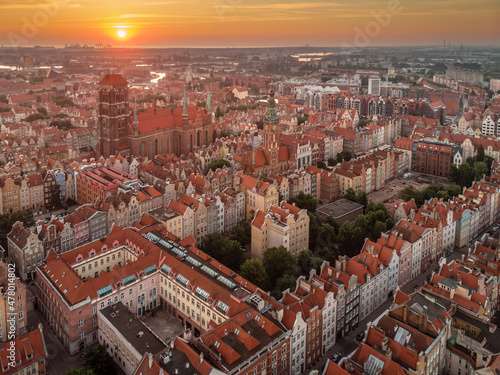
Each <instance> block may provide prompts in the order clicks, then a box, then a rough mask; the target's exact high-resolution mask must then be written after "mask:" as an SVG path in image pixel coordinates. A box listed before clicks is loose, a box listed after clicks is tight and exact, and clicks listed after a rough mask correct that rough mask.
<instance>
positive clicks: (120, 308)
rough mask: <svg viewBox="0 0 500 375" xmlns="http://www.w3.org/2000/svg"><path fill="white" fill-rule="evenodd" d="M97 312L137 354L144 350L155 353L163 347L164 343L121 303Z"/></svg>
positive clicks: (144, 351) (143, 352) (142, 352)
mask: <svg viewBox="0 0 500 375" xmlns="http://www.w3.org/2000/svg"><path fill="white" fill-rule="evenodd" d="M99 314H102V315H103V317H104V318H106V320H107V321H108V322H109V324H110V325H112V326H113V327H115V328H116V330H117V331H118V332H120V334H121V335H122V336H123V337H124V338H125V339H126V340H127V341H128V342H130V344H132V346H133V347H134V348H135V349H136V350H137V351H138V352H139V354H141V355H144V354H145V353H146V352H147V353H153V354H156V353H158V352H160V351H162V350H163V349H164V348H165V344H164V343H163V342H161V341H160V339H158V337H156V335H154V334H153V332H151V331H150V330H149V329H148V327H147V326H146V325H145V324H144V323H142V322H141V320H140V319H139V318H137V317H136V316H135V315H134V314H132V313H131V312H130V311H129V310H127V308H126V307H125V306H124V305H123V303H121V302H117V303H115V304H113V305H110V306H107V307H106V308H104V309H102V310H99ZM140 332H142V334H140Z"/></svg>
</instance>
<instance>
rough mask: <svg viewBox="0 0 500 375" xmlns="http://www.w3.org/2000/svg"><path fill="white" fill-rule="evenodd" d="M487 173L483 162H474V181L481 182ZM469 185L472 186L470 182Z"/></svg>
mask: <svg viewBox="0 0 500 375" xmlns="http://www.w3.org/2000/svg"><path fill="white" fill-rule="evenodd" d="M487 173H488V167H487V166H486V163H485V162H484V161H476V162H475V163H474V180H476V181H479V180H481V179H482V178H483V177H484V176H485V175H486V174H487ZM470 185H472V182H471V184H470ZM470 185H469V186H470Z"/></svg>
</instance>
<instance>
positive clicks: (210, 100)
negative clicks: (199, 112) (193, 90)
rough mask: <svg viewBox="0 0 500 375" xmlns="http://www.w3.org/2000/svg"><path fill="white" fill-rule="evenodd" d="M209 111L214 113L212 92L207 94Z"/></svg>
mask: <svg viewBox="0 0 500 375" xmlns="http://www.w3.org/2000/svg"><path fill="white" fill-rule="evenodd" d="M207 111H208V112H212V97H211V96H210V91H208V92H207Z"/></svg>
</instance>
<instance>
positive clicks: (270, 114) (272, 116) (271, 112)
mask: <svg viewBox="0 0 500 375" xmlns="http://www.w3.org/2000/svg"><path fill="white" fill-rule="evenodd" d="M269 86H270V87H269V107H268V109H267V115H266V119H267V120H268V121H276V110H275V108H274V105H275V102H274V79H272V78H271V84H270V85H269Z"/></svg>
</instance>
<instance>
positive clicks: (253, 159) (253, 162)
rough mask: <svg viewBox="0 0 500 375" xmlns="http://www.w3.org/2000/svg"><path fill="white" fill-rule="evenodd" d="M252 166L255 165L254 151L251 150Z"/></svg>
mask: <svg viewBox="0 0 500 375" xmlns="http://www.w3.org/2000/svg"><path fill="white" fill-rule="evenodd" d="M252 164H254V165H255V150H253V157H252Z"/></svg>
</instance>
